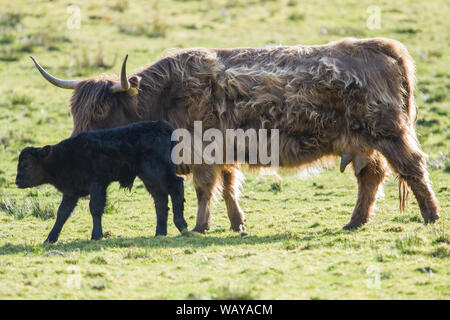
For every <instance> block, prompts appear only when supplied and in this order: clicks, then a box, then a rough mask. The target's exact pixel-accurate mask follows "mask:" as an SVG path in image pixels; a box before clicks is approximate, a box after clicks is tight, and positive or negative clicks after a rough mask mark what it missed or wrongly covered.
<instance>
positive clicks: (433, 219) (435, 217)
mask: <svg viewBox="0 0 450 320" xmlns="http://www.w3.org/2000/svg"><path fill="white" fill-rule="evenodd" d="M438 220H439V215H438V214H436V213H435V214H430V215H428V217H427V218H425V219H424V221H425V224H429V223H435V222H436V221H438Z"/></svg>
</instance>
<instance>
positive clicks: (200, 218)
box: [192, 165, 220, 233]
mask: <svg viewBox="0 0 450 320" xmlns="http://www.w3.org/2000/svg"><path fill="white" fill-rule="evenodd" d="M193 173H194V187H195V192H196V194H197V201H198V207H197V221H196V223H195V227H194V229H192V231H195V232H200V233H203V232H205V230H209V227H210V222H211V218H210V214H209V204H210V202H211V198H212V196H213V192H214V189H215V187H216V185H217V181H218V176H219V173H220V172H219V168H218V167H216V166H212V165H195V166H194V168H193Z"/></svg>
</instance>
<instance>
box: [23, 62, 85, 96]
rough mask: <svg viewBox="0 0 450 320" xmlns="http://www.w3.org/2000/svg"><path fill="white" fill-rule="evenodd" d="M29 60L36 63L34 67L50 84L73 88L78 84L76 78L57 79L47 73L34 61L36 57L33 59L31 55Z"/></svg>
mask: <svg viewBox="0 0 450 320" xmlns="http://www.w3.org/2000/svg"><path fill="white" fill-rule="evenodd" d="M30 58H31V60H33V62H34V64H35V65H36V68H37V69H38V70H39V72H40V73H41V74H42V76H43V77H44V78H45V79H47V81H48V82H50V83H51V84H53V85H55V86H57V87H60V88H64V89H75V87H76V86H77V84H78V82H79V81H78V80H62V79H58V78H55V77H54V76H52V75H51V74H50V73H48V72H47V71H45V70H44V68H42V67H41V66H40V65H39V63H38V62H37V61H36V59H34V58H33V57H31V56H30Z"/></svg>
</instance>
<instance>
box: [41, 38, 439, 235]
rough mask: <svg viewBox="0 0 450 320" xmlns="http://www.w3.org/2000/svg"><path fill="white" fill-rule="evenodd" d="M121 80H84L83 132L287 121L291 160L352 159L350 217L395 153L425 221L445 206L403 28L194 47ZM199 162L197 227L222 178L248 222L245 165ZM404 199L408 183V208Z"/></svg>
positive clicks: (77, 110) (357, 214) (282, 124)
mask: <svg viewBox="0 0 450 320" xmlns="http://www.w3.org/2000/svg"><path fill="white" fill-rule="evenodd" d="M43 74H44V73H43ZM117 81H118V79H117V78H107V77H99V78H94V79H87V80H83V81H80V82H78V83H77V85H76V86H75V87H74V88H75V92H74V94H73V96H72V99H71V112H72V115H73V120H74V131H73V132H74V134H76V133H78V132H81V131H84V130H89V129H92V128H109V127H114V126H118V125H122V124H125V123H129V122H134V121H138V120H140V119H165V120H168V121H169V122H170V123H172V124H173V125H174V126H175V127H176V128H187V129H189V130H192V129H193V122H194V121H195V120H201V121H202V122H203V129H204V130H206V129H208V128H218V129H221V130H225V129H227V128H243V129H247V128H255V129H260V128H267V129H274V128H277V129H279V130H280V156H279V161H280V165H281V166H299V165H304V164H309V163H313V162H314V161H316V160H319V159H321V158H323V157H325V156H341V157H342V162H341V171H343V170H344V169H345V167H346V166H347V165H348V164H349V163H352V164H353V166H354V169H355V175H356V177H357V180H358V199H357V203H356V207H355V209H354V212H353V215H352V218H351V221H350V222H349V224H347V226H346V228H355V227H358V226H360V225H362V224H364V223H366V222H367V221H368V220H369V217H370V214H371V211H372V210H373V206H374V203H375V198H376V194H377V190H378V189H379V188H380V186H381V184H382V182H383V180H384V178H385V176H386V173H387V163H386V160H387V162H388V163H389V164H390V165H391V167H392V168H393V169H394V171H395V172H397V173H398V174H399V177H400V179H399V180H400V183H401V185H403V187H404V188H405V187H406V185H408V186H409V187H410V188H411V189H412V191H413V193H414V195H415V196H416V198H417V201H418V203H419V206H420V209H421V212H422V216H423V218H424V220H425V222H426V223H428V222H434V221H435V220H437V219H438V218H439V215H438V211H439V210H438V204H437V201H436V198H435V195H434V193H433V191H432V189H431V187H430V181H429V178H428V173H427V170H426V157H425V154H424V153H423V152H422V151H421V150H420V148H419V144H418V142H417V139H416V134H415V128H414V123H415V119H416V117H417V110H416V109H417V108H416V105H415V102H414V83H415V69H414V64H413V60H412V58H411V56H410V55H409V53H408V51H407V50H406V48H405V47H404V46H403V45H402V44H401V43H399V42H397V41H395V40H390V39H384V38H374V39H362V40H358V39H350V38H349V39H343V40H340V41H335V42H331V43H329V44H326V45H317V46H301V45H299V46H279V47H269V48H263V49H257V48H237V49H203V48H199V49H189V50H184V51H181V52H178V53H175V54H172V55H170V56H167V57H164V58H162V59H160V60H159V61H157V62H155V63H154V64H152V65H150V66H147V67H145V68H143V69H142V70H141V71H139V72H137V73H136V74H134V75H132V76H131V77H129V78H128V83H129V85H128V84H127V81H126V80H125V81H124V79H123V78H122V83H125V86H123V85H122V87H124V88H126V90H125V89H124V91H123V92H117V91H116V90H112V88H117V87H118V85H117ZM119 83H120V82H119ZM119 87H120V85H119ZM127 88H129V89H127ZM136 89H137V90H138V94H137V95H135V94H134V93H135V92H136ZM188 169H189V170H191V171H192V172H193V174H194V185H195V188H196V192H197V196H198V215H197V224H196V226H195V229H194V230H196V231H200V232H202V231H204V230H205V229H208V228H209V224H210V214H209V203H210V199H211V196H212V194H213V190H214V188H215V187H216V186H217V185H218V184H221V185H222V186H223V197H224V199H225V203H226V206H227V211H228V216H229V218H230V221H231V227H232V229H234V230H240V229H242V228H243V224H244V220H245V219H244V214H243V212H242V210H241V208H240V207H239V204H238V189H239V188H238V186H239V182H238V180H239V179H237V177H238V176H239V175H238V174H237V172H238V168H237V166H236V165H193V166H190V168H188ZM404 190H406V189H404ZM404 199H405V192H403V197H401V209H403V208H404V202H405V201H404Z"/></svg>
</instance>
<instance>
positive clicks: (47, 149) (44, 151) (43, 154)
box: [39, 145, 52, 159]
mask: <svg viewBox="0 0 450 320" xmlns="http://www.w3.org/2000/svg"><path fill="white" fill-rule="evenodd" d="M51 152H52V146H48V145H47V146H45V147H42V148H41V150H39V157H40V158H41V159H44V158H47V157H48V156H49V155H50V153H51Z"/></svg>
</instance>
